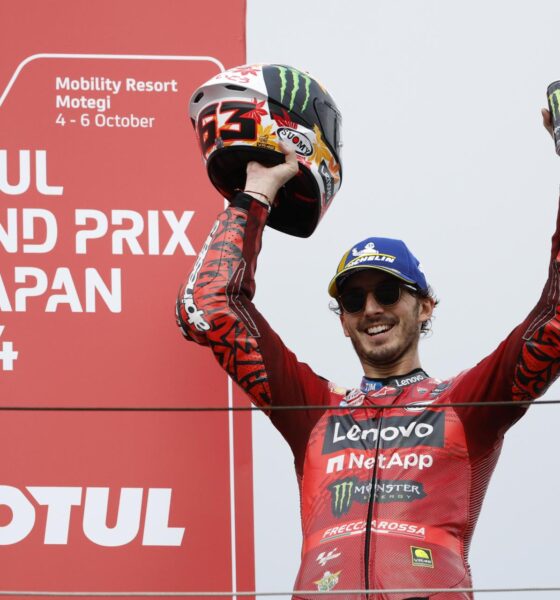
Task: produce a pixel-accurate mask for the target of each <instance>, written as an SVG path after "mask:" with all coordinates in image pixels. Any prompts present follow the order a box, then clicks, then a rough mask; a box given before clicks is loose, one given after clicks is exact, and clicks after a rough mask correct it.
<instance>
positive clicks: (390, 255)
mask: <svg viewBox="0 0 560 600" xmlns="http://www.w3.org/2000/svg"><path fill="white" fill-rule="evenodd" d="M358 269H359V270H362V269H377V270H378V271H385V272H386V273H389V275H393V276H394V277H398V278H399V279H402V280H403V281H406V283H410V284H412V285H415V286H416V287H417V288H418V289H419V290H421V291H423V292H427V291H428V282H427V281H426V277H425V275H424V273H423V272H422V268H421V266H420V261H419V260H418V259H417V258H416V257H415V256H414V254H412V252H411V251H410V250H409V249H408V247H407V245H406V244H405V243H404V242H403V241H401V240H394V239H392V238H381V237H371V238H367V239H365V240H362V241H361V242H358V243H357V244H356V245H355V246H352V248H350V250H348V252H346V253H345V254H344V256H343V257H342V259H341V261H340V262H339V263H338V267H337V269H336V275H335V276H334V277H333V278H332V279H331V282H330V283H329V295H330V296H332V297H333V298H336V297H337V295H338V293H339V289H338V286H339V285H340V284H341V283H342V282H343V281H344V280H345V279H346V277H348V276H349V275H350V274H351V273H353V272H356V271H357V270H358Z"/></svg>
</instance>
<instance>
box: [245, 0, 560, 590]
mask: <svg viewBox="0 0 560 600" xmlns="http://www.w3.org/2000/svg"><path fill="white" fill-rule="evenodd" d="M559 23H560V3H558V1H557V0H532V2H530V3H529V2H522V1H521V0H514V1H512V0H509V1H507V0H494V1H493V2H488V1H487V0H486V1H483V0H471V2H458V1H457V0H445V1H443V0H424V1H423V2H418V0H400V1H396V2H388V1H384V2H381V1H379V0H370V1H368V0H354V1H353V2H350V1H346V2H342V0H282V1H281V2H273V1H272V0H248V14H247V58H248V62H278V63H283V64H289V65H293V66H296V67H298V68H301V69H303V70H307V71H309V72H310V73H311V74H313V75H314V76H316V77H317V78H319V79H320V80H322V82H323V83H324V84H325V85H326V86H327V88H328V89H329V91H330V92H331V94H332V96H333V97H334V98H335V100H336V101H337V104H338V106H339V108H340V109H341V111H342V114H343V118H344V122H343V138H344V154H343V160H344V175H343V183H342V188H341V191H340V193H339V195H338V196H337V197H336V199H335V201H334V203H333V205H332V207H331V209H330V211H329V213H328V214H327V215H326V217H325V219H324V220H323V222H322V223H321V224H320V226H319V228H318V229H317V231H316V232H315V233H314V234H313V236H312V237H311V238H309V239H306V240H301V239H297V238H293V237H289V236H286V235H284V234H280V233H277V232H275V231H273V230H267V231H266V233H265V240H264V246H263V251H262V254H261V259H260V263H259V270H258V277H257V288H258V291H257V296H256V303H257V306H258V307H259V308H260V309H261V310H262V312H263V313H264V314H265V315H266V316H267V317H268V319H269V321H270V322H271V324H272V325H273V326H274V327H275V328H276V330H277V331H278V332H279V333H280V334H281V335H282V337H283V339H284V340H285V342H286V343H287V344H288V346H289V347H290V348H292V349H293V350H294V351H295V352H296V353H297V354H298V356H299V358H300V359H301V360H304V361H305V362H308V363H309V364H310V365H311V366H312V367H313V368H314V369H315V371H316V372H318V373H319V374H321V375H324V376H326V377H328V378H329V379H331V380H334V381H336V382H337V383H339V384H343V385H347V386H353V385H357V383H358V382H359V379H360V377H361V368H360V364H359V362H358V360H357V359H356V358H355V356H354V353H353V350H352V348H351V346H350V344H349V342H348V341H347V340H346V338H344V337H343V335H342V332H341V330H340V325H339V323H338V320H337V318H336V316H334V315H332V314H331V313H330V311H329V310H328V307H327V306H328V299H329V298H328V296H327V292H326V287H327V283H328V281H329V280H330V278H331V277H332V275H333V274H334V269H335V267H336V264H337V263H338V261H339V259H340V256H341V255H342V253H343V252H344V251H345V250H346V249H347V248H348V247H350V246H351V245H352V244H353V243H354V242H356V241H358V240H360V239H362V238H365V237H367V236H370V235H379V236H391V237H399V238H402V239H404V240H406V241H407V243H408V245H409V246H410V247H411V248H412V250H413V252H414V253H415V254H416V255H417V256H419V258H420V259H421V261H422V263H423V266H424V269H425V272H426V273H427V276H428V280H429V282H430V283H431V284H432V286H433V287H434V289H435V291H436V294H437V296H438V297H439V298H440V300H441V304H440V306H439V307H438V308H437V310H436V319H435V321H434V333H433V335H432V337H431V338H429V339H427V340H425V341H423V342H422V344H421V354H422V362H423V366H424V368H425V369H426V370H427V371H428V373H430V374H431V375H434V376H438V377H445V376H449V375H452V374H454V373H457V372H458V371H460V370H463V369H465V368H467V367H469V366H472V365H474V364H475V363H476V362H478V360H480V359H481V358H482V357H483V356H485V355H486V354H487V353H488V352H490V351H491V350H492V349H493V348H495V346H496V345H497V344H498V343H499V342H500V341H501V340H502V339H503V338H504V337H505V336H506V335H507V333H508V332H509V331H510V330H511V329H512V328H513V327H514V326H515V325H516V324H517V323H518V322H519V321H521V320H522V319H523V318H524V317H525V316H526V314H527V313H528V311H529V310H530V309H531V308H532V306H533V304H534V303H535V302H536V300H537V299H538V297H539V295H540V292H541V289H542V286H543V284H544V281H545V279H546V273H547V264H548V256H549V250H550V237H551V235H552V233H553V230H554V224H555V217H556V208H557V196H558V183H559V182H560V162H559V161H560V158H559V157H557V156H556V155H555V153H554V149H553V144H552V142H551V140H550V138H549V137H548V134H547V133H546V132H545V130H544V129H543V127H542V125H541V117H540V112H539V109H540V108H541V106H545V105H546V95H545V92H546V87H547V85H548V84H549V83H550V82H552V81H554V80H557V79H560V39H559V35H558V24H559ZM546 398H549V399H553V398H560V387H559V386H558V385H557V384H556V385H554V386H553V387H552V388H551V390H550V391H549V393H548V394H547V396H546ZM559 421H560V406H556V405H553V406H544V407H543V406H536V407H534V408H532V409H531V410H530V411H529V413H528V414H527V415H526V417H524V419H523V420H522V421H521V422H520V423H518V424H517V425H516V426H515V427H514V428H513V429H512V430H511V431H510V432H509V434H508V435H507V436H506V442H505V445H504V450H503V453H502V458H501V460H500V462H499V464H498V468H497V470H496V472H495V474H494V477H493V480H492V482H491V485H490V489H489V492H488V495H487V498H486V501H485V504H484V508H483V510H482V514H481V517H480V519H479V524H478V528H477V531H476V533H475V536H474V540H473V546H472V551H471V565H472V568H473V574H474V582H475V585H476V586H477V587H510V586H516V587H525V586H531V585H537V586H560V569H559V568H558V543H557V541H558V539H559V534H560V516H559V514H558V508H557V507H558V496H559V495H560V483H559V481H558V476H557V474H558V472H559V468H560V458H559V456H558V452H557V440H558V425H557V424H558V422H559ZM254 423H255V430H254V454H255V460H254V470H255V480H256V484H255V503H256V509H255V510H256V552H257V589H259V590H263V591H281V590H289V589H290V588H291V587H292V585H293V582H294V578H295V575H296V572H297V568H298V564H299V553H300V542H301V537H300V525H299V507H298V494H297V485H296V480H295V475H294V473H293V466H292V456H291V453H290V451H289V449H288V446H287V445H286V444H285V442H284V441H283V440H282V438H281V437H280V435H279V434H278V433H277V432H276V430H274V428H273V427H272V426H271V425H270V423H269V422H268V421H267V420H266V418H264V417H262V416H261V415H257V416H256V417H255V421H254ZM480 597H483V598H489V599H491V600H505V599H506V598H508V599H510V600H511V599H512V598H515V600H522V599H529V598H531V599H532V598H535V597H537V598H551V597H554V595H550V594H546V593H542V594H540V595H538V596H535V595H533V594H530V593H517V594H507V593H504V594H502V593H497V594H489V595H487V594H484V595H481V596H480Z"/></svg>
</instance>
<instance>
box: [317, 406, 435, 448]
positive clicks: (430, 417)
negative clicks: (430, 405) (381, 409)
mask: <svg viewBox="0 0 560 600" xmlns="http://www.w3.org/2000/svg"><path fill="white" fill-rule="evenodd" d="M444 428H445V415H444V414H443V413H442V412H434V411H425V412H424V413H422V414H421V415H414V416H410V417H408V416H406V417H386V418H384V419H363V420H355V419H354V418H353V417H352V415H343V416H334V417H330V418H329V420H328V424H327V429H326V431H325V438H324V443H323V454H331V453H333V452H338V451H340V450H342V449H343V448H354V449H359V450H371V449H373V448H376V447H377V446H379V448H380V449H385V448H412V447H414V446H432V447H439V448H441V447H442V446H443V442H444Z"/></svg>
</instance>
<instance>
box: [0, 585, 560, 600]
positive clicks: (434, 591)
mask: <svg viewBox="0 0 560 600" xmlns="http://www.w3.org/2000/svg"><path fill="white" fill-rule="evenodd" d="M498 592H502V593H503V592H508V593H509V592H511V593H514V592H531V593H533V592H560V587H526V588H402V589H389V590H378V589H374V590H331V591H325V592H319V591H317V590H292V591H289V592H258V591H254V592H54V591H6V590H0V596H70V597H72V596H100V597H105V598H107V597H123V596H131V597H149V598H151V597H154V596H161V597H168V598H180V597H186V598H189V597H191V598H192V597H195V596H198V597H206V598H209V597H210V598H216V597H233V596H292V595H294V594H297V595H302V594H304V595H306V596H325V595H328V596H332V595H336V596H343V595H348V594H438V593H457V594H459V593H476V594H492V593H498Z"/></svg>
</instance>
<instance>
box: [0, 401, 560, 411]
mask: <svg viewBox="0 0 560 600" xmlns="http://www.w3.org/2000/svg"><path fill="white" fill-rule="evenodd" d="M544 404H551V405H552V404H560V400H525V401H522V400H504V401H499V400H496V401H494V400H493V401H490V402H453V403H448V404H443V403H442V404H430V403H426V402H422V401H420V402H412V403H410V404H399V405H392V404H386V405H383V406H379V405H376V406H373V405H365V404H361V405H357V406H351V405H346V406H340V405H337V406H332V405H301V406H298V405H296V406H263V407H260V406H0V411H2V410H3V411H43V412H49V411H61V412H103V411H105V412H222V411H223V412H230V411H233V412H251V411H258V412H268V411H270V410H326V411H329V410H385V409H393V408H407V409H409V410H410V409H411V408H425V409H429V408H459V407H471V406H479V407H483V406H527V407H529V406H535V405H536V406H539V405H544Z"/></svg>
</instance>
